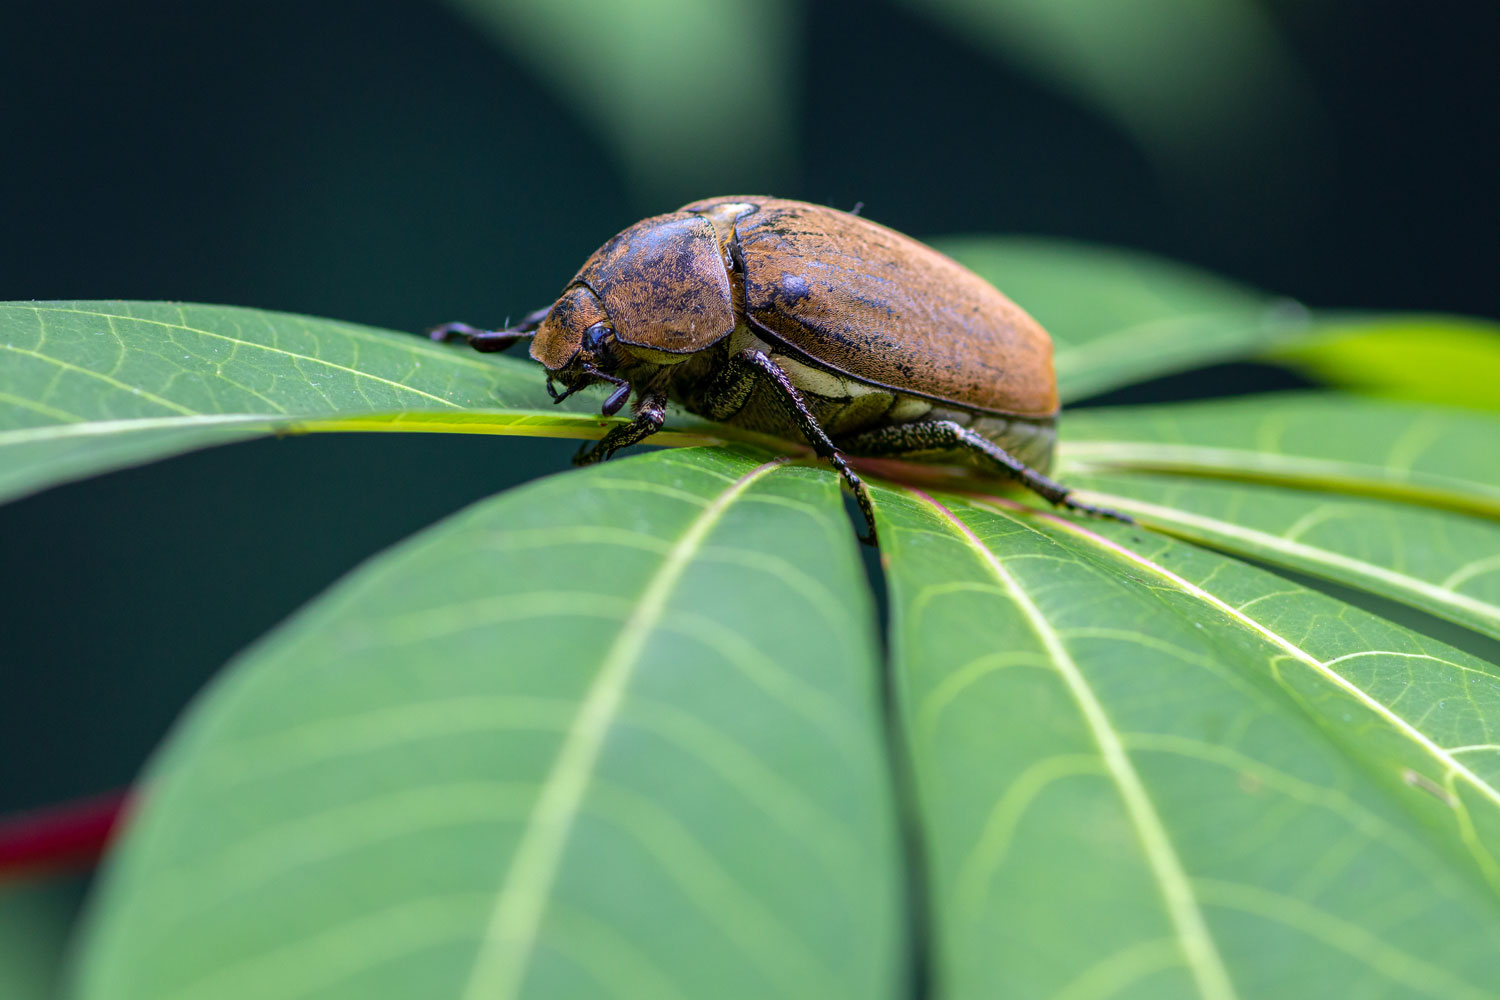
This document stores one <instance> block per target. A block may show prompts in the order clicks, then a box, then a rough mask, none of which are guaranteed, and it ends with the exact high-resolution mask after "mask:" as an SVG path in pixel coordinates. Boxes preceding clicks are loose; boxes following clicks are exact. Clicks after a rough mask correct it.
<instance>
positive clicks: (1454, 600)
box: [1077, 490, 1500, 631]
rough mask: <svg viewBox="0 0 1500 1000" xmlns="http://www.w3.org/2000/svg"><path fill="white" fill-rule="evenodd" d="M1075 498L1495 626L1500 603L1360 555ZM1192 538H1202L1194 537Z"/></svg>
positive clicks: (1160, 510)
mask: <svg viewBox="0 0 1500 1000" xmlns="http://www.w3.org/2000/svg"><path fill="white" fill-rule="evenodd" d="M1077 492H1078V495H1079V496H1080V497H1083V496H1087V497H1088V499H1089V501H1090V502H1091V503H1092V502H1097V503H1100V504H1103V505H1105V506H1107V507H1117V508H1120V509H1122V510H1124V511H1125V512H1126V513H1132V514H1140V515H1144V516H1146V517H1148V518H1152V519H1154V520H1156V521H1159V522H1161V524H1159V525H1158V527H1159V528H1161V529H1163V530H1169V529H1170V528H1171V527H1172V526H1173V525H1184V526H1187V527H1189V528H1197V529H1199V530H1200V531H1201V532H1204V533H1208V534H1217V535H1220V536H1222V537H1223V538H1226V539H1233V540H1236V541H1239V542H1241V543H1243V544H1245V545H1247V546H1249V545H1260V546H1263V547H1265V548H1266V549H1269V550H1271V551H1274V552H1279V553H1281V554H1282V555H1284V556H1289V557H1294V558H1300V559H1305V560H1307V561H1308V562H1312V563H1316V564H1318V565H1322V566H1327V567H1331V568H1334V569H1343V570H1347V571H1349V572H1352V573H1357V574H1360V575H1362V576H1366V577H1368V578H1370V579H1372V580H1379V581H1380V582H1382V583H1385V584H1388V585H1389V586H1391V587H1394V588H1397V589H1399V590H1404V591H1406V592H1407V593H1408V594H1410V595H1412V596H1414V597H1417V598H1420V599H1423V600H1426V601H1429V602H1432V603H1434V604H1441V605H1444V606H1446V607H1448V608H1451V609H1453V610H1454V611H1456V612H1467V613H1468V614H1471V615H1474V616H1476V617H1478V618H1482V619H1485V620H1486V621H1487V622H1488V623H1489V626H1490V629H1491V630H1492V631H1494V630H1500V606H1497V605H1495V604H1492V603H1490V602H1489V601H1482V600H1480V599H1479V598H1477V597H1471V596H1469V595H1468V594H1460V593H1459V592H1457V591H1455V590H1451V589H1449V588H1448V587H1445V586H1443V585H1441V584H1436V583H1431V582H1429V581H1427V580H1422V579H1419V578H1417V577H1414V576H1411V575H1409V574H1406V573H1398V572H1396V571H1395V570H1390V569H1386V568H1385V567H1383V566H1377V565H1375V564H1374V563H1371V562H1367V561H1365V560H1363V559H1355V558H1353V557H1350V556H1345V555H1341V554H1339V553H1337V552H1333V551H1330V550H1328V549H1324V548H1319V547H1317V546H1314V545H1307V544H1304V543H1302V542H1299V541H1296V540H1295V539H1290V538H1283V537H1282V536H1280V535H1275V534H1271V533H1270V532H1265V531H1259V530H1257V529H1255V528H1247V527H1245V526H1244V525H1239V524H1235V523H1233V522H1231V521H1223V520H1220V519H1218V518H1214V517H1205V516H1203V515H1201V514H1193V513H1190V512H1188V511H1186V510H1181V509H1179V508H1175V507H1165V506H1162V505H1160V504H1154V503H1150V502H1148V501H1145V500H1138V499H1136V498H1134V497H1127V496H1120V495H1118V494H1114V493H1105V492H1100V491H1098V490H1079V491H1077ZM1193 540H1194V541H1202V540H1203V539H1202V537H1201V536H1199V537H1197V538H1194V539H1193Z"/></svg>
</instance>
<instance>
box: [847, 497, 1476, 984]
mask: <svg viewBox="0 0 1500 1000" xmlns="http://www.w3.org/2000/svg"><path fill="white" fill-rule="evenodd" d="M876 502H877V506H876V512H877V516H878V518H879V520H880V530H881V532H882V537H883V538H884V540H885V545H886V548H887V557H888V561H889V562H888V565H889V577H888V580H889V587H890V595H891V604H892V609H891V614H892V629H891V649H892V656H893V660H894V663H893V668H894V670H895V672H896V683H897V693H898V700H899V711H900V715H901V718H902V721H903V724H904V728H905V731H906V737H907V746H908V748H909V753H910V755H911V759H912V767H913V772H914V775H915V783H916V788H917V799H918V807H919V812H920V815H921V817H922V823H923V836H924V839H925V843H926V845H927V855H928V871H929V875H930V883H931V890H930V897H931V901H932V902H931V908H932V911H933V923H934V934H935V935H936V940H937V953H936V955H935V957H934V964H935V969H936V976H937V978H938V981H940V982H942V983H943V984H944V992H943V995H944V997H946V998H948V1000H967V998H970V997H993V996H999V995H1005V996H1061V997H1095V996H1106V995H1108V996H1130V997H1143V998H1144V997H1152V998H1156V997H1175V996H1194V997H1203V998H1211V1000H1220V998H1229V997H1235V996H1239V997H1273V996H1276V997H1279V996H1288V995H1296V996H1308V997H1315V996H1339V997H1376V996H1380V997H1390V996H1403V997H1405V996H1412V997H1416V996H1428V997H1441V998H1456V997H1472V998H1478V997H1493V996H1494V995H1495V984H1496V983H1497V982H1500V862H1497V860H1496V859H1497V853H1500V789H1497V786H1500V744H1496V743H1495V741H1494V736H1493V732H1494V730H1493V728H1491V727H1492V722H1493V720H1494V719H1496V718H1500V668H1497V667H1496V666H1494V665H1491V664H1487V663H1484V662H1482V661H1480V660H1477V659H1474V658H1473V657H1470V656H1468V655H1466V654H1464V653H1461V652H1458V651H1456V650H1453V649H1451V648H1448V647H1445V646H1443V645H1441V644H1439V643H1436V642H1433V641H1431V640H1428V639H1425V638H1423V637H1421V636H1418V635H1416V634H1414V633H1412V632H1410V631H1407V630H1404V629H1402V628H1399V627H1397V626H1394V625H1391V624H1390V623H1388V622H1385V621H1383V620H1381V619H1379V618H1376V617H1374V616H1372V615H1368V614H1365V613H1363V612H1360V611H1357V610H1355V609H1353V608H1350V607H1348V606H1346V605H1343V604H1341V603H1340V602H1338V601H1336V600H1333V599H1332V598H1329V597H1325V596H1323V595H1320V594H1317V593H1314V592H1310V591H1307V590H1304V589H1303V588H1300V587H1296V586H1295V585H1292V584H1290V583H1288V582H1287V581H1286V580H1283V579H1281V578H1278V577H1275V576H1272V575H1271V574H1268V573H1265V572H1263V571H1259V570H1256V569H1253V568H1251V567H1248V566H1245V565H1243V564H1240V563H1237V562H1235V561H1234V560H1232V559H1228V558H1225V557H1223V556H1220V555H1216V554H1214V553H1211V552H1207V551H1203V550H1201V549H1195V548H1193V547H1192V546H1188V545H1184V544H1181V543H1177V542H1173V541H1170V540H1167V539H1163V538H1159V537H1156V536H1153V535H1152V534H1150V533H1149V532H1145V531H1141V530H1139V529H1133V528H1130V527H1127V526H1123V525H1112V524H1103V525H1098V526H1095V525H1088V526H1085V525H1083V524H1081V523H1078V522H1076V521H1072V520H1069V519H1067V518H1062V517H1058V516H1055V515H1050V514H1043V513H1038V512H1033V511H1028V512H1026V513H1025V514H1024V515H1021V514H1020V513H1019V512H1021V511H1023V510H1025V508H1021V507H1020V506H1019V505H1016V504H1012V503H1009V502H1006V501H996V502H994V503H987V504H986V503H974V502H968V501H964V500H962V499H959V498H955V497H942V496H940V497H938V498H937V499H936V500H934V499H931V498H928V497H926V496H925V495H923V494H915V493H912V494H908V493H894V492H889V491H881V492H879V493H878V494H877V497H876ZM1289 991H1290V992H1289Z"/></svg>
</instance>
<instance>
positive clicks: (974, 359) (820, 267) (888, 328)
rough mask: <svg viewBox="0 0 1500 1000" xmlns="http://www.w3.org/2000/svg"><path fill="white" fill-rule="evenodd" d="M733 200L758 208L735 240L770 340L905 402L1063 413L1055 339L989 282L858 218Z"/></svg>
mask: <svg viewBox="0 0 1500 1000" xmlns="http://www.w3.org/2000/svg"><path fill="white" fill-rule="evenodd" d="M719 200H720V199H715V200H714V201H713V202H700V203H695V204H694V205H690V206H688V209H689V210H690V211H703V210H705V209H707V208H709V207H711V206H712V205H714V204H716V203H717V202H718V201H719ZM724 200H733V201H745V202H750V203H752V204H756V205H757V206H758V207H757V208H756V210H754V211H752V212H748V213H746V214H744V215H741V216H740V217H739V219H738V220H737V222H736V233H737V236H738V241H739V252H740V257H741V259H742V260H743V268H744V289H745V311H746V313H747V315H748V317H749V318H750V319H751V320H752V321H753V322H754V323H755V324H756V325H757V326H759V327H760V328H762V329H763V330H764V331H765V332H766V333H768V334H770V335H771V336H773V337H775V338H776V339H778V340H781V341H783V342H784V343H785V344H786V345H787V346H788V347H790V348H792V349H793V350H795V351H798V352H801V353H802V354H804V355H806V356H807V357H808V358H810V359H812V360H813V361H815V362H819V363H822V364H824V365H827V366H828V367H830V368H833V369H835V370H837V371H839V372H842V373H844V374H846V375H849V376H851V377H853V378H855V379H858V380H859V381H861V382H866V383H871V384H875V385H879V386H884V387H887V388H890V389H892V390H894V391H896V392H900V393H905V394H909V395H916V396H923V397H927V398H929V399H932V400H935V401H941V402H949V403H955V404H957V405H959V406H960V407H964V408H967V409H973V410H987V411H990V412H992V413H999V414H1009V415H1019V416H1025V417H1034V418H1045V417H1050V416H1052V415H1054V414H1055V413H1056V412H1057V391H1056V379H1055V377H1054V376H1053V372H1052V341H1051V339H1050V338H1049V337H1048V336H1047V333H1046V331H1044V330H1043V329H1042V328H1041V326H1040V325H1038V324H1037V322H1036V321H1035V320H1033V319H1032V318H1031V317H1030V316H1028V315H1027V314H1026V312H1025V311H1024V310H1022V309H1021V308H1020V307H1019V306H1017V305H1016V304H1015V303H1014V302H1011V301H1010V299H1008V298H1006V297H1005V296H1004V295H1002V294H1001V293H1000V292H999V291H997V290H996V289H995V288H994V286H992V285H990V284H989V283H988V282H986V281H984V280H983V279H982V278H980V277H979V276H978V275H976V274H974V273H973V272H971V271H969V270H968V269H967V268H964V267H963V266H961V265H960V264H958V263H957V262H955V261H953V260H950V259H949V258H947V257H945V256H943V255H942V254H940V253H938V252H937V251H936V250H933V249H932V248H930V247H928V246H925V245H924V244H921V243H918V242H917V241H916V240H913V239H911V238H910V237H907V236H903V235H902V234H900V233H898V232H896V231H894V230H891V229H887V228H886V227H884V226H881V225H877V224H876V223H873V222H870V221H869V220H867V219H862V218H859V217H858V216H854V215H850V214H848V213H847V212H839V211H836V210H834V209H830V208H824V207H821V206H818V205H809V204H805V203H803V202H796V201H785V200H781V199H775V198H734V199H724Z"/></svg>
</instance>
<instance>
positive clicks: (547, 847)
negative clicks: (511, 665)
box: [462, 461, 782, 1000]
mask: <svg viewBox="0 0 1500 1000" xmlns="http://www.w3.org/2000/svg"><path fill="white" fill-rule="evenodd" d="M780 464H782V463H781V462H779V461H778V462H767V463H765V464H764V465H760V466H757V467H756V468H754V469H752V470H750V471H749V472H747V473H745V475H743V476H741V477H740V478H739V479H737V480H735V481H734V482H733V483H732V484H730V486H729V487H728V488H727V489H726V490H725V491H724V492H723V493H721V494H719V496H718V497H716V498H715V499H714V500H713V502H712V503H710V504H709V505H708V506H707V507H706V508H704V510H703V512H702V513H701V514H699V515H698V517H697V518H695V519H694V520H693V522H692V523H691V524H690V525H689V526H688V529H687V531H686V532H684V533H683V535H682V536H681V537H680V538H679V539H678V540H677V542H676V543H675V544H674V545H673V546H672V548H671V550H670V551H669V552H668V553H667V555H666V558H665V559H664V560H663V561H662V564H661V567H660V568H659V569H658V570H657V571H656V573H655V574H654V575H653V576H652V578H651V580H650V581H649V583H647V585H646V587H645V589H644V590H643V591H642V592H641V598H640V601H639V602H638V603H637V604H636V607H635V610H634V611H633V612H632V613H631V615H630V617H629V618H628V619H627V620H626V622H625V624H624V626H623V627H622V628H621V629H620V632H619V634H618V635H617V636H616V637H615V641H614V642H613V644H611V646H610V648H609V651H608V652H607V653H606V655H605V658H604V660H603V662H602V664H601V666H600V668H599V672H598V673H597V674H596V675H595V678H594V680H593V682H592V683H591V684H590V685H589V689H588V691H587V693H586V694H585V695H584V698H583V700H582V702H581V704H580V706H579V710H578V713H577V715H576V716H574V722H573V725H572V726H571V727H570V728H569V730H568V733H567V735H566V736H565V737H564V739H563V745H562V748H561V749H560V750H559V751H558V754H557V757H556V758H555V760H554V762H553V765H552V769H551V770H550V771H549V772H548V774H547V777H546V779H545V780H544V782H543V784H542V788H541V792H540V794H539V795H538V797H537V800H536V806H535V808H534V809H533V810H532V812H531V816H530V819H529V820H528V822H527V824H526V828H525V830H524V831H523V832H522V834H521V839H520V842H519V843H518V844H517V846H516V850H515V854H514V855H513V859H512V861H511V864H510V867H509V869H508V870H507V872H506V875H505V878H504V881H503V882H502V883H501V886H500V891H499V892H498V894H497V895H496V898H495V904H494V906H493V908H492V909H491V911H490V915H489V919H488V920H487V921H486V925H485V928H484V933H483V937H482V938H481V942H480V947H479V951H478V953H477V954H476V955H475V958H474V963H473V966H472V968H471V969H470V973H469V978H468V981H467V983H466V984H465V987H464V991H463V994H462V995H463V997H464V998H465V1000H510V998H513V997H515V996H517V995H518V993H519V991H520V988H521V985H522V982H523V981H524V979H525V974H526V967H527V962H528V959H529V958H530V954H531V951H532V946H533V944H534V942H535V940H536V936H537V933H538V930H539V927H540V923H541V918H542V915H543V913H544V911H545V909H546V906H547V902H548V896H549V895H550V893H551V890H552V885H553V882H554V881H555V879H556V876H557V870H558V866H559V865H560V863H561V861H562V856H563V853H564V851H565V849H566V847H567V841H568V838H569V834H570V832H571V829H572V825H573V822H574V820H575V819H576V818H577V816H578V813H579V810H580V809H581V808H582V805H583V798H584V795H585V793H586V792H587V790H588V785H589V782H590V781H591V780H592V777H593V771H594V768H595V766H596V764H597V762H598V758H599V752H600V750H601V749H602V747H603V744H604V739H605V737H606V735H607V734H608V732H609V729H610V727H611V725H612V724H613V719H614V717H615V715H616V714H617V713H618V712H619V709H620V705H621V703H622V701H623V700H624V696H625V690H626V688H627V686H628V685H629V682H630V678H631V676H632V675H633V673H634V669H635V667H636V665H637V664H638V663H639V662H640V657H641V653H642V651H643V650H644V648H645V645H646V641H647V639H648V638H649V636H650V633H651V630H652V628H653V626H654V625H655V624H656V622H657V621H659V620H660V619H661V616H662V614H663V613H664V612H665V610H666V604H667V600H668V598H669V597H670V596H671V594H672V591H673V590H674V589H675V588H676V586H677V584H678V582H679V581H680V580H681V578H682V575H683V573H684V572H685V571H686V570H687V567H688V564H689V563H690V561H691V560H692V557H693V555H694V554H695V553H696V552H697V551H698V549H699V548H701V547H702V544H703V541H704V539H705V538H706V537H707V536H708V533H709V531H711V530H712V529H713V527H714V525H716V524H717V523H718V522H719V520H720V519H721V518H722V517H723V515H724V513H725V511H727V510H728V509H729V507H730V505H731V504H732V503H733V502H734V501H735V500H736V499H738V497H739V496H740V495H741V494H743V493H744V491H745V490H746V489H748V488H749V486H750V484H751V483H753V482H754V481H755V480H756V479H759V478H760V477H761V476H763V475H765V474H766V473H768V472H770V471H771V470H772V469H774V468H776V467H777V466H779V465H780Z"/></svg>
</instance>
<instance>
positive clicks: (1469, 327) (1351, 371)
mask: <svg viewBox="0 0 1500 1000" xmlns="http://www.w3.org/2000/svg"><path fill="white" fill-rule="evenodd" d="M1271 357H1272V358H1273V359H1275V360H1277V361H1280V362H1283V363H1285V364H1289V365H1293V366H1295V367H1298V368H1301V369H1303V370H1305V371H1307V372H1309V373H1311V374H1313V375H1315V376H1317V377H1318V378H1319V379H1322V380H1323V381H1325V382H1329V383H1332V384H1334V385H1338V386H1342V387H1344V388H1346V389H1355V390H1358V391H1360V392H1365V393H1370V394H1372V395H1377V396H1389V397H1392V398H1395V399H1412V400H1417V401H1418V402H1423V403H1439V404H1441V405H1444V406H1465V407H1470V408H1472V409H1479V410H1494V409H1500V324H1496V323H1491V322H1487V321H1484V320H1476V319H1470V318H1468V317H1463V316H1377V317H1373V318H1370V317H1358V316H1355V317H1350V318H1348V319H1347V320H1342V321H1340V320H1337V319H1335V320H1332V321H1330V322H1328V323H1326V324H1324V325H1323V327H1322V329H1321V330H1320V331H1319V335H1318V336H1316V337H1314V338H1311V339H1309V340H1306V341H1302V342H1298V343H1289V344H1286V345H1284V346H1281V347H1279V348H1277V349H1276V350H1274V351H1273V352H1272V354H1271Z"/></svg>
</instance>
